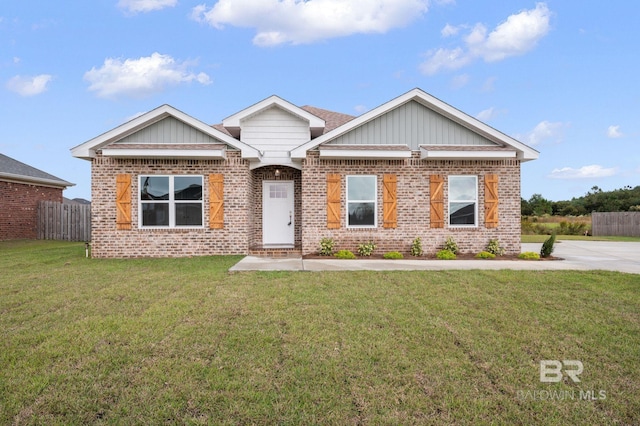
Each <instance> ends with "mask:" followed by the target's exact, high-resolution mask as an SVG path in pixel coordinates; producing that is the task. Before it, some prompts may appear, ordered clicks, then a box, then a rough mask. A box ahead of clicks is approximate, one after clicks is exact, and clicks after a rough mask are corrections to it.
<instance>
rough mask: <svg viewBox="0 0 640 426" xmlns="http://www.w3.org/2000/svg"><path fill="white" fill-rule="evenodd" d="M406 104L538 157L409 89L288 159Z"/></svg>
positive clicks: (525, 158) (525, 155)
mask: <svg viewBox="0 0 640 426" xmlns="http://www.w3.org/2000/svg"><path fill="white" fill-rule="evenodd" d="M410 101H416V102H418V103H420V104H422V105H423V106H425V107H427V108H429V109H431V110H433V111H435V112H437V113H439V114H441V115H442V116H444V117H447V118H449V119H451V120H453V121H454V122H456V123H458V124H460V125H462V126H464V127H466V128H468V129H469V130H471V131H473V132H475V133H477V134H479V135H481V136H483V137H485V138H487V139H488V140H490V141H492V142H495V143H496V144H499V145H503V146H508V147H513V148H515V150H516V152H517V154H516V157H517V158H518V159H520V160H522V161H529V160H535V159H537V158H538V155H539V153H538V151H536V150H535V149H533V148H531V147H529V146H527V145H525V144H523V143H522V142H519V141H517V140H515V139H513V138H512V137H510V136H507V135H505V134H504V133H502V132H499V131H497V130H496V129H494V128H492V127H490V126H487V125H486V124H484V123H483V122H481V121H479V120H477V119H475V118H473V117H471V116H469V115H467V114H465V113H463V112H462V111H460V110H458V109H456V108H454V107H452V106H451V105H449V104H447V103H445V102H442V101H441V100H439V99H437V98H435V97H433V96H431V95H429V94H427V93H426V92H424V91H422V90H420V89H413V90H411V91H410V92H407V93H405V94H404V95H402V96H399V97H397V98H395V99H393V100H391V101H389V102H387V103H385V104H383V105H381V106H379V107H377V108H375V109H373V110H371V111H369V112H367V113H365V114H363V115H361V116H359V117H357V118H355V119H353V120H351V121H349V122H348V123H346V124H344V125H342V126H340V127H338V128H336V129H334V130H332V131H330V132H328V133H326V134H324V135H322V136H320V137H318V138H316V139H313V140H311V141H309V142H307V143H305V144H302V145H300V146H299V147H298V148H296V149H294V150H292V151H291V157H292V158H294V159H298V158H305V157H306V155H307V151H308V150H310V149H314V148H316V147H318V146H319V145H320V144H323V143H326V142H329V141H331V140H333V139H335V138H337V137H338V136H341V135H343V134H345V133H348V132H350V131H351V130H353V129H355V128H357V127H360V126H362V125H364V124H366V123H368V122H369V121H371V120H373V119H375V118H377V117H380V116H381V115H383V114H386V113H387V112H389V111H391V110H393V109H395V108H397V107H399V106H401V105H403V104H405V103H407V102H410Z"/></svg>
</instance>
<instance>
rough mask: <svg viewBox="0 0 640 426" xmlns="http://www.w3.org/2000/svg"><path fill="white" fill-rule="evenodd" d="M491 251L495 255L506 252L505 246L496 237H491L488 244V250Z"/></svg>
mask: <svg viewBox="0 0 640 426" xmlns="http://www.w3.org/2000/svg"><path fill="white" fill-rule="evenodd" d="M486 251H488V252H489V253H491V254H493V255H494V257H495V256H502V255H503V254H504V252H505V249H504V247H500V243H499V242H498V240H497V239H496V238H493V239H490V240H489V244H487V250H486Z"/></svg>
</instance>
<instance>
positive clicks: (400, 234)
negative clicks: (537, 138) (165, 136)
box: [91, 151, 520, 258]
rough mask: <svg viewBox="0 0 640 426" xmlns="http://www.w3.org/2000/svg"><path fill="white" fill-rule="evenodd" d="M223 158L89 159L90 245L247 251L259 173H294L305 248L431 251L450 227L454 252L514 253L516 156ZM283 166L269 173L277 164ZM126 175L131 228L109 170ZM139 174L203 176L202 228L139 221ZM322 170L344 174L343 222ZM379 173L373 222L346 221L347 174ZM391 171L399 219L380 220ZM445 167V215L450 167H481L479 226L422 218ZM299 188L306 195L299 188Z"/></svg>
mask: <svg viewBox="0 0 640 426" xmlns="http://www.w3.org/2000/svg"><path fill="white" fill-rule="evenodd" d="M227 157H228V158H227V159H226V160H169V159H166V160H164V159H163V160H142V159H114V158H107V157H102V156H101V155H98V156H97V157H96V158H95V159H94V160H93V163H92V168H91V174H92V255H93V256H94V257H97V258H106V257H118V258H126V257H180V256H197V255H217V254H247V253H248V252H249V249H250V248H258V247H260V246H261V245H262V181H263V180H293V181H294V188H295V197H296V201H295V225H296V228H295V243H296V246H297V247H301V249H302V252H303V254H311V253H316V252H317V251H318V246H319V241H320V239H321V238H323V237H331V238H333V239H334V240H335V242H336V247H337V248H338V249H343V248H344V249H349V250H352V251H354V252H355V250H356V248H357V245H358V244H359V243H362V242H365V241H369V240H371V241H374V242H375V243H376V244H377V246H378V248H377V250H376V251H377V253H384V252H387V251H391V250H398V251H400V252H403V253H407V252H408V251H409V249H410V247H411V243H412V241H413V239H414V238H416V237H421V238H422V245H423V249H424V251H425V253H427V254H433V253H435V252H436V251H437V250H438V249H440V248H441V246H442V244H443V243H444V241H445V240H446V238H447V237H449V236H452V237H453V238H454V240H455V241H456V242H457V243H458V246H459V248H460V251H461V252H463V253H464V252H468V253H477V252H479V251H481V250H483V249H485V247H486V245H487V243H488V241H489V239H492V238H496V239H498V241H499V242H500V244H501V245H502V246H503V247H504V248H505V249H506V250H507V253H508V254H517V253H520V162H519V161H517V160H501V161H423V160H420V159H419V158H418V154H416V155H414V157H413V158H411V159H406V160H320V159H319V158H318V153H317V152H310V153H309V154H308V156H307V158H306V160H305V161H304V162H303V167H302V171H299V170H296V169H293V168H289V167H284V166H267V167H261V168H257V169H255V170H250V168H249V162H248V161H246V160H243V159H241V158H240V153H239V152H236V151H231V152H228V153H227ZM276 169H280V172H281V173H280V176H279V177H278V178H276V176H275V170H276ZM119 173H128V174H131V177H132V179H131V180H132V203H131V216H132V229H130V230H117V229H116V203H115V199H116V185H115V176H116V175H117V174H119ZM211 173H222V174H223V175H224V229H209V227H208V223H209V202H208V197H209V191H208V185H209V183H208V179H207V177H208V175H209V174H211ZM140 174H162V175H185V174H198V175H202V176H203V177H204V179H203V195H204V217H203V222H204V224H205V226H204V228H203V229H139V227H138V176H139V175H140ZM328 174H340V176H341V186H342V188H341V227H340V228H339V229H327V217H326V214H327V213H326V212H327V207H326V203H327V198H326V196H327V192H326V185H327V183H326V179H327V175H328ZM364 174H367V175H376V176H378V197H377V198H378V206H377V222H378V225H377V227H376V228H375V229H348V228H347V227H346V217H345V212H346V176H347V175H364ZM383 174H395V175H396V176H397V217H398V219H397V228H393V229H386V228H383V225H382V224H383V203H382V176H383ZM434 174H438V175H443V176H445V186H444V201H445V203H444V210H445V211H444V213H445V218H446V217H448V203H447V200H448V190H447V189H448V185H447V181H446V177H447V176H449V175H476V176H478V209H477V210H478V217H477V223H478V226H477V227H474V228H451V227H449V225H448V224H447V223H446V221H445V227H444V228H442V229H434V228H431V227H430V225H429V222H430V207H429V198H430V194H429V176H430V175H434ZM487 174H497V175H498V176H499V188H498V192H499V200H500V201H499V224H498V227H497V228H486V227H485V226H484V176H485V175H487ZM302 194H304V197H303V196H302Z"/></svg>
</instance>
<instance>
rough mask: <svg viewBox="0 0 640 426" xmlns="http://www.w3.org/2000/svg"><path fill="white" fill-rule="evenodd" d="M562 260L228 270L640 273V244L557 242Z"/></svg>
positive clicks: (275, 262) (301, 264) (309, 262)
mask: <svg viewBox="0 0 640 426" xmlns="http://www.w3.org/2000/svg"><path fill="white" fill-rule="evenodd" d="M541 246H542V244H538V243H536V244H529V243H527V244H522V251H523V252H525V251H533V252H536V253H539V252H540V247H541ZM553 255H554V256H555V257H559V258H562V259H563V260H555V261H540V262H536V261H525V260H505V261H502V260H456V261H450V260H415V259H404V260H360V259H356V260H340V259H333V258H328V259H301V258H292V259H272V258H261V257H253V256H247V257H245V258H243V259H242V260H241V261H240V262H238V263H237V264H235V265H234V266H233V267H231V269H229V271H231V272H240V271H357V270H363V271H364V270H366V271H411V270H431V271H436V270H446V269H458V270H459V269H494V270H495V269H513V270H533V271H536V270H583V271H585V270H593V269H601V270H608V271H620V272H627V273H632V274H640V243H636V242H609V241H559V242H557V243H556V245H555V250H554V252H553Z"/></svg>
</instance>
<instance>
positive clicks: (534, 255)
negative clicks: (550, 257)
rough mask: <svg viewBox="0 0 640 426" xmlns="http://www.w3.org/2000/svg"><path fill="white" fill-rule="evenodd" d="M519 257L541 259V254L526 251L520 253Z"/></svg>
mask: <svg viewBox="0 0 640 426" xmlns="http://www.w3.org/2000/svg"><path fill="white" fill-rule="evenodd" d="M518 259H523V260H540V255H539V254H538V253H536V252H534V251H525V252H524V253H520V254H519V255H518Z"/></svg>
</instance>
